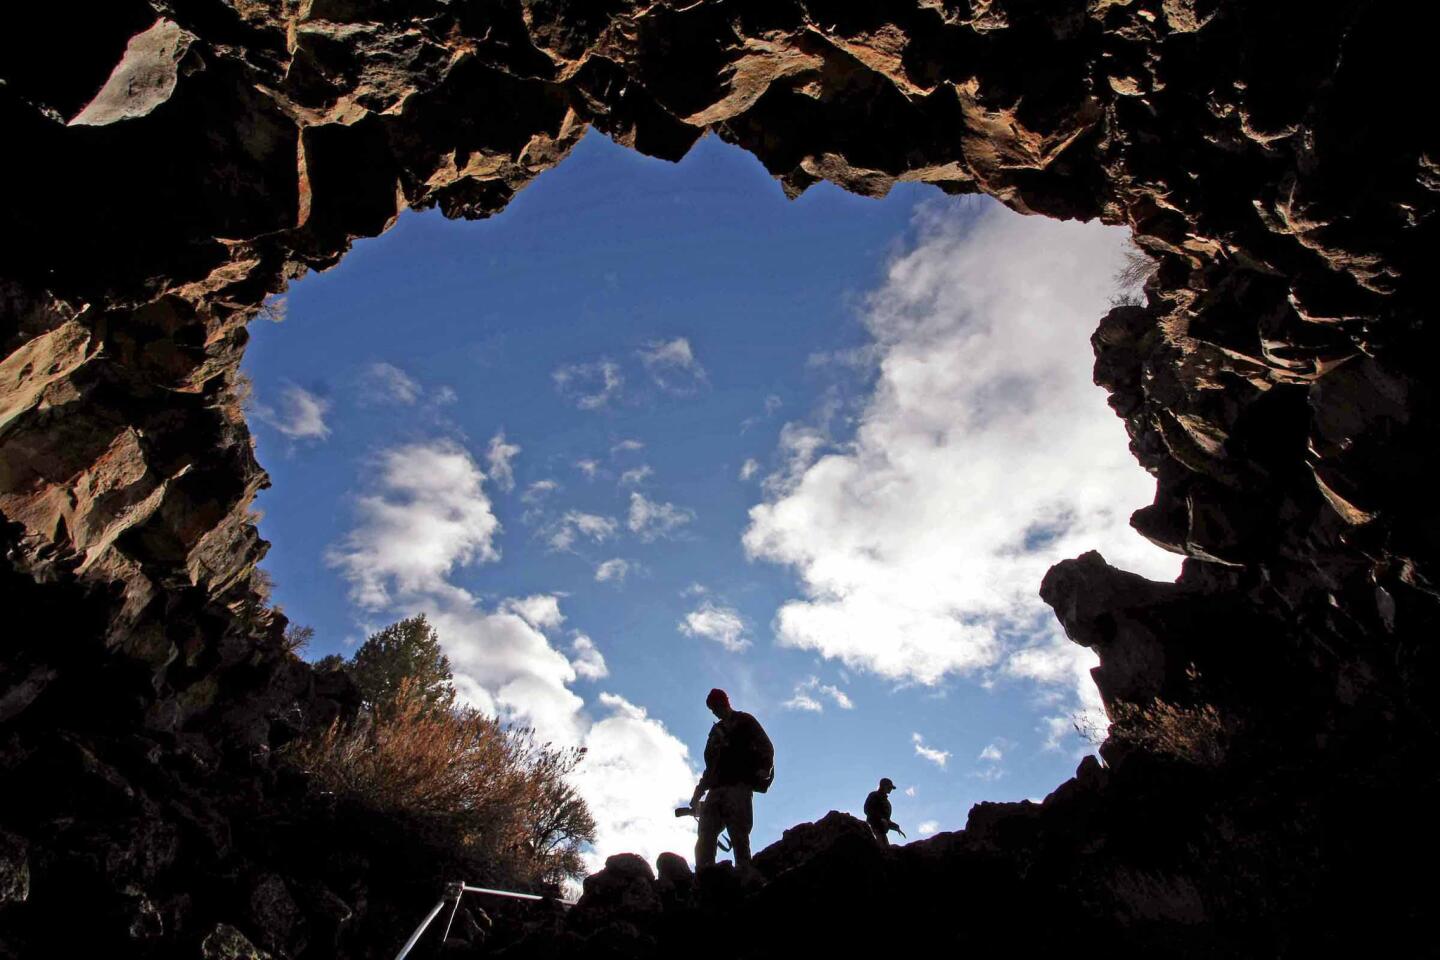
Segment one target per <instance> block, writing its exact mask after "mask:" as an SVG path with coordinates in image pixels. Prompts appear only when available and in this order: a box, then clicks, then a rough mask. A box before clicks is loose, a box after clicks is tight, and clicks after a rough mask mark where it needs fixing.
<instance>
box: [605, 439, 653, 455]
mask: <svg viewBox="0 0 1440 960" xmlns="http://www.w3.org/2000/svg"><path fill="white" fill-rule="evenodd" d="M644 449H645V444H643V443H641V442H640V441H639V440H635V439H626V440H621V441H620V442H619V443H617V444H615V445H614V446H613V447H611V448H610V456H612V457H613V456H618V455H619V454H622V453H631V452H633V451H636V450H644Z"/></svg>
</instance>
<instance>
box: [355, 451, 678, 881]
mask: <svg viewBox="0 0 1440 960" xmlns="http://www.w3.org/2000/svg"><path fill="white" fill-rule="evenodd" d="M484 479H485V477H484V474H483V473H482V472H481V471H480V468H479V467H478V465H477V464H476V463H475V461H474V460H473V459H472V458H471V457H470V455H469V454H468V453H467V452H466V451H465V450H464V449H462V448H460V447H459V446H457V445H455V444H453V443H451V442H449V441H434V442H430V443H417V444H410V445H407V446H402V447H396V448H394V449H391V450H388V451H385V452H384V453H383V454H381V456H380V457H379V458H378V462H377V469H376V471H375V477H374V480H373V490H372V491H371V492H369V493H367V494H366V495H365V496H363V497H360V498H359V499H358V500H357V502H356V523H355V526H354V528H353V529H352V530H351V532H350V534H349V535H348V536H347V537H346V538H345V539H344V540H343V541H342V542H341V543H340V544H338V545H336V546H335V547H334V548H333V549H332V550H331V551H330V552H329V559H330V562H331V563H332V564H333V565H334V566H335V567H336V568H337V569H339V570H340V572H341V574H342V575H343V576H345V577H346V579H348V580H349V581H350V584H351V591H352V596H353V597H355V599H356V602H357V603H359V604H360V605H361V606H362V607H363V608H364V609H366V610H367V611H378V610H382V609H383V610H385V611H387V612H388V613H390V614H393V615H396V616H405V615H410V614H414V613H419V612H425V613H427V614H428V615H429V617H430V620H431V623H433V624H434V626H435V630H436V632H437V633H438V634H439V636H440V641H441V644H442V645H443V647H444V649H445V653H446V656H448V657H449V659H450V663H451V667H452V669H453V671H454V677H455V687H456V691H457V693H458V694H459V696H460V699H461V701H462V702H463V703H466V704H468V705H471V706H474V707H476V708H478V709H480V710H483V711H485V712H486V713H489V714H492V715H495V716H499V717H501V718H503V719H505V720H507V721H514V722H518V723H524V724H528V725H530V726H532V727H533V728H534V729H535V731H536V734H537V736H538V737H539V738H540V739H541V740H542V741H544V742H550V743H554V744H556V745H559V746H583V747H585V748H586V754H585V757H584V759H583V760H582V761H581V763H580V765H579V767H577V769H576V771H575V774H574V782H575V785H576V787H577V789H578V790H579V791H580V794H581V796H583V797H584V798H585V800H586V802H587V804H589V806H590V810H591V813H592V814H593V815H594V817H595V820H596V825H597V826H596V843H595V851H594V852H593V854H591V855H590V857H589V860H590V865H591V867H592V868H594V867H598V866H599V865H601V864H602V863H603V861H604V858H605V857H606V856H608V855H609V854H613V853H619V852H622V851H626V850H633V851H636V852H639V853H641V854H642V855H644V856H646V857H647V858H651V859H653V858H654V857H655V856H656V855H657V854H659V853H661V852H663V851H665V850H677V851H688V850H689V849H690V847H691V846H693V843H694V833H693V827H690V828H688V829H687V824H684V823H680V822H677V821H676V819H675V817H674V816H673V815H672V813H671V810H672V808H673V807H674V805H675V803H676V802H678V801H680V800H683V799H684V798H685V797H687V796H689V794H690V790H691V788H692V787H693V786H694V783H695V780H696V772H695V771H694V769H693V768H692V767H691V765H690V761H689V754H688V751H687V750H686V747H685V745H684V744H683V743H681V742H680V741H679V740H678V739H676V738H675V737H674V736H673V735H672V734H671V733H670V732H669V731H668V730H666V729H665V727H664V725H663V724H661V723H660V722H659V721H657V720H655V719H653V718H651V717H649V716H647V715H646V713H645V711H644V709H643V708H641V707H638V706H636V705H634V704H632V703H629V702H628V701H626V700H624V699H622V698H620V697H616V696H613V695H611V694H608V693H602V694H601V695H600V697H599V699H598V704H597V705H596V706H597V707H598V709H597V713H598V714H599V716H598V719H597V718H596V717H595V716H592V713H591V712H590V711H589V710H587V709H586V703H585V701H584V700H583V699H582V698H581V697H580V696H578V695H577V694H576V693H574V692H573V691H572V690H571V689H570V686H571V685H572V684H574V683H575V682H576V681H577V679H579V678H585V679H590V680H594V679H599V678H602V677H604V676H605V675H606V673H607V672H608V669H607V667H606V664H605V661H604V657H603V656H602V655H601V654H600V651H599V650H598V649H597V648H596V646H595V644H594V642H593V641H592V640H591V639H590V638H589V637H588V636H586V635H585V634H583V633H580V632H578V631H576V632H573V633H572V634H571V638H570V643H569V652H570V654H571V655H572V656H566V654H565V653H563V652H562V651H561V650H560V649H558V648H557V646H556V644H555V643H554V642H552V640H551V638H550V636H548V635H547V634H549V633H553V632H555V631H558V630H559V628H560V627H561V625H562V624H563V623H564V621H565V617H564V615H563V613H562V612H561V610H560V597H559V596H557V595H555V594H535V595H531V596H526V597H510V598H506V599H504V600H502V601H500V603H499V604H497V605H496V607H495V609H493V610H487V609H486V608H485V606H484V605H483V604H482V603H481V602H480V601H479V599H478V598H477V597H475V596H474V595H472V594H471V593H470V592H469V591H467V590H466V589H464V588H463V587H461V586H459V585H457V584H456V583H454V581H453V576H454V575H455V574H456V573H458V572H459V569H460V568H461V567H464V566H467V565H469V564H473V563H477V562H482V561H486V560H493V559H496V558H498V552H497V551H496V550H495V548H494V545H493V538H494V536H495V534H496V533H497V531H498V530H499V524H498V523H497V522H496V521H495V518H494V516H493V514H492V513H491V510H490V501H489V499H488V497H487V496H486V495H485V491H484V488H483V482H484ZM612 524H613V521H612Z"/></svg>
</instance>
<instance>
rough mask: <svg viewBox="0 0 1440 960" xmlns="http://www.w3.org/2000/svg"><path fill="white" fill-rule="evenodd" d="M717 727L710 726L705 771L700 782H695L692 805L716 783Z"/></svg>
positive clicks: (706, 744)
mask: <svg viewBox="0 0 1440 960" xmlns="http://www.w3.org/2000/svg"><path fill="white" fill-rule="evenodd" d="M715 754H716V749H715V728H714V727H711V728H710V735H709V736H708V737H706V738H705V772H704V773H702V774H700V782H699V783H697V784H695V792H694V793H693V794H691V795H690V806H692V807H693V806H695V804H697V803H699V802H700V796H701V794H703V793H704V792H705V791H706V790H709V789H710V788H711V787H712V786H714V784H715V762H716V757H715Z"/></svg>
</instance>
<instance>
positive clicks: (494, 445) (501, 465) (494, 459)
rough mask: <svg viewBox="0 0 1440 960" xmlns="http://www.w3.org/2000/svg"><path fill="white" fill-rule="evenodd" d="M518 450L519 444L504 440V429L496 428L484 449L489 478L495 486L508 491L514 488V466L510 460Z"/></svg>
mask: <svg viewBox="0 0 1440 960" xmlns="http://www.w3.org/2000/svg"><path fill="white" fill-rule="evenodd" d="M519 452H520V445H519V444H516V443H506V442H505V431H504V430H498V431H496V433H495V436H493V437H491V438H490V447H489V449H487V450H486V451H485V462H486V463H488V464H489V465H490V479H491V480H494V481H495V486H497V487H499V488H500V489H501V490H504V491H505V492H506V493H509V492H510V491H511V490H514V489H515V468H514V466H513V465H512V464H511V461H512V460H514V459H515V455H516V454H518V453H519Z"/></svg>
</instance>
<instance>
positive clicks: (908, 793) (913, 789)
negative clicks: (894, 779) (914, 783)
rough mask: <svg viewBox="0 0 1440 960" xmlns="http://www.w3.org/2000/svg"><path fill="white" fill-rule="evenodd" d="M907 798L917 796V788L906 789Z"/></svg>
mask: <svg viewBox="0 0 1440 960" xmlns="http://www.w3.org/2000/svg"><path fill="white" fill-rule="evenodd" d="M905 796H907V797H913V796H915V788H914V787H906V788H905Z"/></svg>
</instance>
